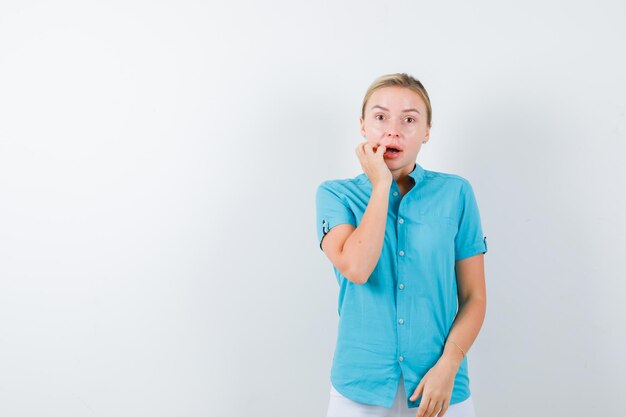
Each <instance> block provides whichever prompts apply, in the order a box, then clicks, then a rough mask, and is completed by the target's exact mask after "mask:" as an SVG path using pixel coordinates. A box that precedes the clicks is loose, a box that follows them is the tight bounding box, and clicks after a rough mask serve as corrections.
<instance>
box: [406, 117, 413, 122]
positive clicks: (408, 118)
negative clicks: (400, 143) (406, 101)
mask: <svg viewBox="0 0 626 417" xmlns="http://www.w3.org/2000/svg"><path fill="white" fill-rule="evenodd" d="M409 119H411V120H413V121H415V119H414V118H412V117H407V118H406V119H404V120H409ZM409 123H412V122H409Z"/></svg>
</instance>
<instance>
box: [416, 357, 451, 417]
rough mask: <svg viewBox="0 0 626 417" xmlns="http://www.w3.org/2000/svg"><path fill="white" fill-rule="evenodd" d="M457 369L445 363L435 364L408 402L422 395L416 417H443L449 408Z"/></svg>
mask: <svg viewBox="0 0 626 417" xmlns="http://www.w3.org/2000/svg"><path fill="white" fill-rule="evenodd" d="M457 371H458V368H454V366H453V365H452V364H450V363H447V362H437V363H436V364H435V366H433V367H432V368H430V370H429V371H428V372H426V375H424V377H423V378H422V380H421V381H420V383H419V384H418V385H417V388H415V391H413V395H411V397H410V400H411V401H415V400H416V399H417V398H418V397H419V396H420V395H422V394H423V395H422V401H421V403H420V406H419V407H418V409H417V417H435V416H437V413H439V411H440V410H441V413H439V417H443V415H444V414H445V412H446V411H447V410H448V407H449V406H450V398H451V397H452V389H453V388H454V377H455V376H456V373H457Z"/></svg>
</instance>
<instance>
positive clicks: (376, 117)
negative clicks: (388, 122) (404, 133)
mask: <svg viewBox="0 0 626 417" xmlns="http://www.w3.org/2000/svg"><path fill="white" fill-rule="evenodd" d="M378 116H381V117H385V116H383V115H382V114H377V115H376V116H374V118H375V119H376V120H382V119H379V118H378Z"/></svg>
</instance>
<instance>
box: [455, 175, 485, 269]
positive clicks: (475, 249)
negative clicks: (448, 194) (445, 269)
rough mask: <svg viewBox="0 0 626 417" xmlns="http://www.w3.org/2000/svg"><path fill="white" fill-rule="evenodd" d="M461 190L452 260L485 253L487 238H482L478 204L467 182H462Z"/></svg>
mask: <svg viewBox="0 0 626 417" xmlns="http://www.w3.org/2000/svg"><path fill="white" fill-rule="evenodd" d="M463 184H464V185H463V189H462V190H461V197H460V204H461V208H460V209H461V215H460V219H459V230H458V232H457V234H456V237H455V238H454V252H455V254H454V259H455V261H459V260H461V259H465V258H469V257H470V256H474V255H478V254H479V253H487V237H486V236H483V229H482V225H481V222H480V212H479V210H478V203H477V202H476V197H475V196H474V190H473V189H472V186H471V184H470V183H469V182H467V181H464V183H463Z"/></svg>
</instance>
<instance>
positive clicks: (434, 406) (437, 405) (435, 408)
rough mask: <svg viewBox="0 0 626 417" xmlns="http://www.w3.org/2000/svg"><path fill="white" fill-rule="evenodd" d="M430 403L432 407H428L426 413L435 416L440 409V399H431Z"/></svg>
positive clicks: (430, 416)
mask: <svg viewBox="0 0 626 417" xmlns="http://www.w3.org/2000/svg"><path fill="white" fill-rule="evenodd" d="M430 404H431V405H432V408H429V410H431V411H430V413H429V414H428V417H437V413H439V410H441V401H431V402H430Z"/></svg>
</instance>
